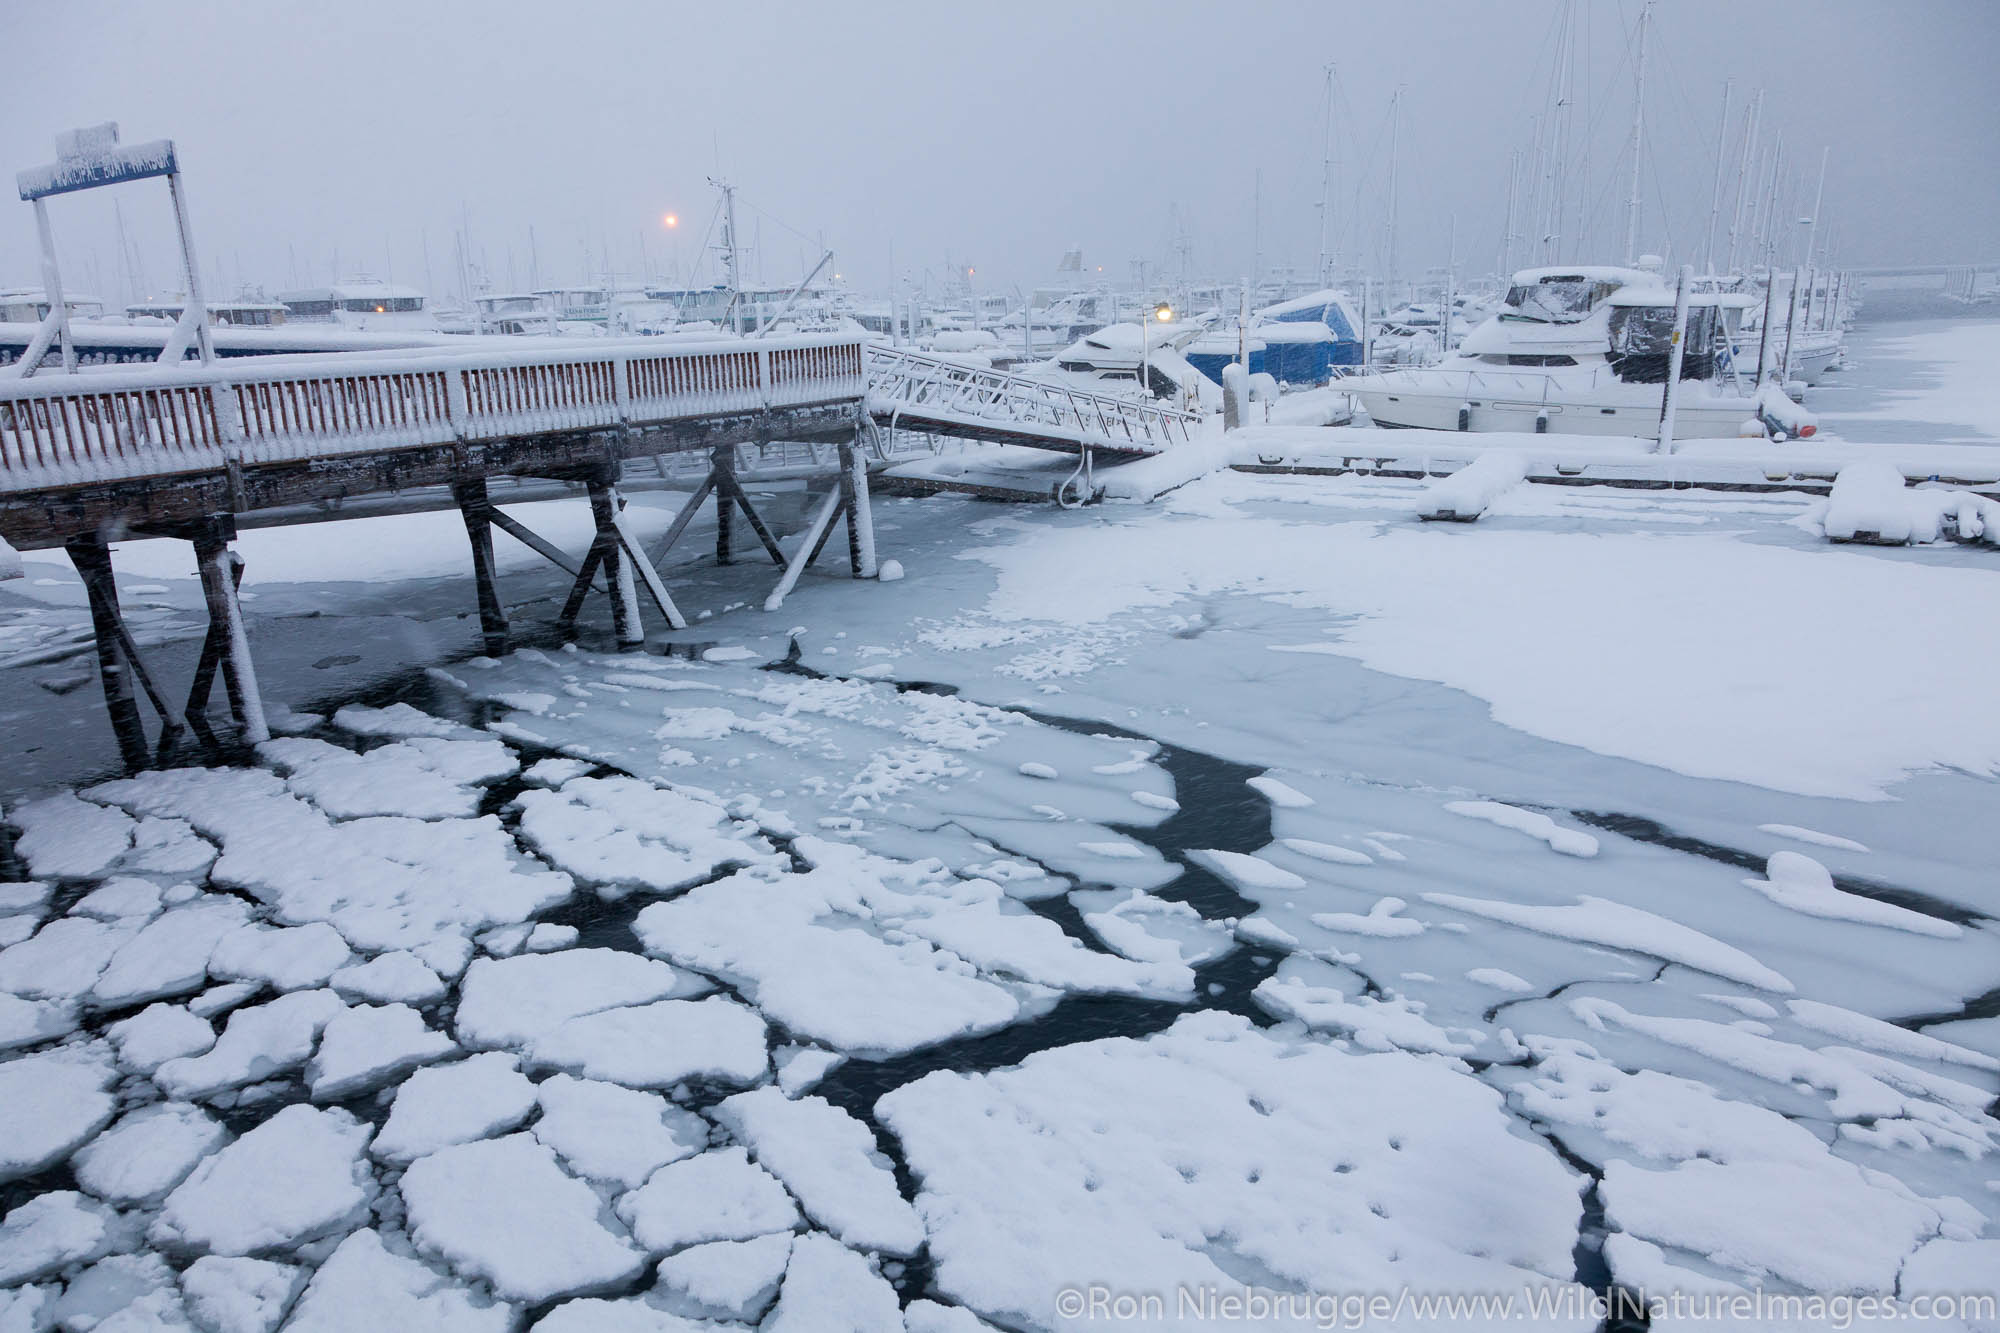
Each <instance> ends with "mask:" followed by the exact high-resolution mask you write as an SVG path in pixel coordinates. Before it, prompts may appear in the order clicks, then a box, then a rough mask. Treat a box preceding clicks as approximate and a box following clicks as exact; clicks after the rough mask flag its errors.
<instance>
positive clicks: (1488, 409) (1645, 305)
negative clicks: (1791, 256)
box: [1342, 266, 1815, 439]
mask: <svg viewBox="0 0 2000 1333" xmlns="http://www.w3.org/2000/svg"><path fill="white" fill-rule="evenodd" d="M1753 299H1754V298H1752V297H1750V296H1747V295H1743V294H1739V293H1734V292H1712V291H1711V292H1696V293H1692V294H1691V295H1690V298H1689V308H1688V327H1687V341H1686V344H1685V347H1686V351H1685V354H1684V356H1683V359H1682V364H1681V386H1680V394H1679V401H1678V405H1677V407H1676V414H1675V428H1674V437H1675V438H1676V439H1716V438H1727V437H1734V436H1738V435H1742V434H1745V433H1748V432H1751V431H1755V432H1757V433H1760V434H1761V433H1763V432H1764V431H1767V430H1770V431H1777V430H1782V431H1784V432H1786V433H1787V434H1797V435H1810V434H1812V433H1814V430H1815V427H1814V425H1813V423H1812V420H1811V418H1810V417H1809V416H1808V415H1807V414H1806V413H1805V412H1804V410H1803V409H1801V408H1800V407H1799V406H1798V405H1797V404H1796V403H1794V402H1792V401H1791V400H1790V399H1789V398H1786V397H1785V396H1784V394H1783V392H1782V391H1781V390H1779V389H1778V388H1777V386H1776V385H1774V384H1767V385H1766V386H1765V388H1764V390H1763V391H1762V393H1761V394H1753V386H1752V385H1751V384H1750V383H1749V382H1748V376H1747V372H1746V376H1745V378H1743V379H1739V378H1738V376H1737V374H1736V373H1735V370H1734V368H1733V366H1732V363H1731V356H1730V350H1729V349H1730V334H1731V332H1732V331H1733V328H1734V325H1735V323H1736V320H1737V318H1738V317H1739V315H1740V313H1741V311H1742V310H1743V309H1744V308H1745V307H1746V306H1748V305H1749V304H1751V302H1752V301H1753ZM1674 300H1675V298H1674V291H1673V288H1672V287H1671V286H1668V285H1665V284H1663V282H1662V279H1661V276H1660V274H1659V273H1658V272H1657V271H1656V270H1649V269H1630V268H1608V267H1589V266H1564V267H1557V268H1536V269H1526V270H1523V271H1522V272H1520V273H1517V274H1515V275H1514V280H1513V284H1512V285H1511V286H1510V287H1509V289H1508V292H1507V296H1506V300H1505V302H1504V303H1503V304H1502V306H1501V308H1500V312H1499V313H1498V314H1496V315H1494V316H1493V317H1492V318H1491V319H1488V320H1487V321H1485V322H1484V323H1483V324H1481V325H1479V327H1478V328H1476V329H1474V330H1473V331H1472V332H1471V333H1469V334H1467V335H1466V338H1465V341H1464V343H1463V344H1462V345H1461V346H1460V347H1459V348H1458V349H1457V350H1455V351H1454V352H1453V353H1452V354H1451V355H1449V356H1447V357H1445V359H1444V360H1442V361H1441V362H1439V363H1438V364H1436V365H1433V366H1426V367H1422V368H1412V369H1402V370H1389V371H1383V372H1380V373H1378V374H1373V375H1364V376H1359V377H1356V378H1353V379H1349V380H1347V381H1345V382H1344V384H1343V386H1342V387H1344V388H1346V389H1348V390H1350V391H1351V392H1352V393H1353V394H1354V395H1355V396H1356V397H1357V398H1359V399H1360V400H1361V404H1362V406H1363V407H1364V408H1365V409H1366V410H1367V412H1368V415H1369V417H1370V418H1372V419H1373V420H1374V422H1375V424H1376V425H1378V426H1387V427H1417V428H1423V429H1429V430H1470V431H1528V432H1550V433H1554V434H1562V435H1629V436H1641V437H1643V436H1650V435H1653V434H1656V433H1657V432H1658V430H1659V426H1660V418H1661V407H1662V399H1663V396H1664V391H1665V387H1666V379H1667V367H1668V364H1669V348H1670V345H1671V338H1672V334H1673V325H1674Z"/></svg>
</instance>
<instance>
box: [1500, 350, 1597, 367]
mask: <svg viewBox="0 0 2000 1333" xmlns="http://www.w3.org/2000/svg"><path fill="white" fill-rule="evenodd" d="M1479 359H1480V360H1481V361H1484V362H1485V363H1486V364H1487V365H1489V366H1573V365H1575V364H1576V358H1575V357H1573V356H1563V355H1561V354H1560V353H1533V352H1527V353H1523V352H1509V353H1506V354H1502V353H1499V352H1488V353H1486V354H1485V355H1484V356H1482V357H1480V358H1479Z"/></svg>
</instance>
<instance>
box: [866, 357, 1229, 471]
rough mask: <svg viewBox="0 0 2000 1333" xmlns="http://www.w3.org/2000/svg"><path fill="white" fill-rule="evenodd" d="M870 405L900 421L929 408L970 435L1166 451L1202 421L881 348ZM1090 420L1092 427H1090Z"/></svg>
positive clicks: (874, 360)
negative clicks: (1026, 431) (979, 430)
mask: <svg viewBox="0 0 2000 1333" xmlns="http://www.w3.org/2000/svg"><path fill="white" fill-rule="evenodd" d="M867 359H868V363H869V369H870V372H871V373H870V381H871V382H870V387H869V394H870V398H871V404H872V405H875V406H880V407H886V408H887V409H888V413H889V415H892V416H898V417H899V416H900V415H901V413H902V412H903V411H904V410H908V409H911V408H917V409H927V410H928V411H930V412H933V413H936V414H939V415H940V416H941V417H943V418H947V419H950V420H952V421H953V422H955V423H959V424H960V425H962V426H964V427H967V428H968V430H969V433H976V427H977V426H978V425H979V424H981V423H986V422H990V423H992V426H993V427H994V428H995V431H996V433H1001V434H1014V433H1017V432H1012V431H1010V429H1009V428H1010V427H1021V426H1026V427H1042V428H1044V430H1043V431H1040V432H1031V433H1042V434H1048V435H1050V436H1051V437H1052V439H1051V442H1052V443H1058V444H1061V445H1065V446H1067V445H1074V446H1076V447H1083V446H1087V445H1094V446H1110V447H1119V448H1136V449H1138V450H1141V451H1153V450H1158V449H1164V448H1166V447H1168V446H1170V445H1173V444H1175V443H1186V442H1187V441H1189V440H1190V439H1192V438H1193V436H1194V434H1195V431H1196V429H1197V428H1198V427H1199V425H1200V423H1201V421H1202V417H1201V415H1200V414H1199V413H1195V412H1189V411H1186V410H1184V409H1182V408H1177V407H1170V406H1164V405H1159V404H1151V403H1144V402H1138V401H1135V400H1133V399H1130V398H1120V397H1117V396H1114V395H1111V394H1102V393H1093V392H1091V391H1090V390H1088V389H1078V388H1076V387H1074V386H1071V385H1067V384H1061V383H1057V382H1053V381H1049V380H1041V379H1035V378H1033V377H1031V376H1026V375H1015V374H1010V373H1008V372H1006V371H1002V370H994V369H992V368H991V367H984V366H977V365H970V364H967V363H966V362H964V361H959V360H953V359H951V358H949V357H944V356H937V355H932V354H928V353H924V352H917V351H912V350H909V349H906V348H900V347H884V346H882V345H881V344H879V343H871V344H869V345H868V347H867ZM1093 418H1094V421H1093Z"/></svg>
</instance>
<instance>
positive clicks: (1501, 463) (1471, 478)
mask: <svg viewBox="0 0 2000 1333" xmlns="http://www.w3.org/2000/svg"><path fill="white" fill-rule="evenodd" d="M1527 477H1528V458H1527V455H1525V454H1522V453H1518V452H1516V451H1515V450H1512V449H1493V450H1489V451H1488V452H1486V453H1483V454H1480V455H1479V456H1478V457H1477V458H1475V459H1473V460H1472V461H1471V462H1470V463H1467V464H1466V465H1465V466H1464V467H1462V468H1460V469H1459V470H1458V471H1456V472H1454V473H1452V474H1451V475H1450V476H1448V477H1440V478H1439V479H1438V480H1436V481H1433V482H1432V483H1431V484H1430V485H1428V486H1426V487H1425V488H1424V493H1423V497H1422V498H1421V499H1419V500H1418V501H1417V517H1419V518H1427V519H1447V520H1452V519H1455V520H1457V521H1459V522H1462V523H1463V522H1470V521H1471V520H1473V519H1476V518H1478V517H1479V516H1480V515H1481V514H1483V513H1485V512H1486V511H1487V509H1488V508H1490V507H1491V506H1492V504H1493V502H1494V501H1495V500H1497V499H1499V498H1500V497H1501V496H1503V495H1505V494H1506V493H1507V492H1508V491H1511V490H1513V489H1514V488H1515V487H1516V486H1519V485H1521V484H1522V483H1523V482H1524V481H1526V480H1527Z"/></svg>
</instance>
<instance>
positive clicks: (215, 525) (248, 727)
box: [187, 519, 271, 745]
mask: <svg viewBox="0 0 2000 1333" xmlns="http://www.w3.org/2000/svg"><path fill="white" fill-rule="evenodd" d="M232 535H233V534H232V533H231V530H230V527H229V525H228V524H227V523H226V522H225V521H224V520H220V519H218V520H216V521H214V522H212V523H208V524H203V525H200V526H198V527H197V528H196V529H195V530H194V532H193V534H192V540H193V542H194V558H195V566H196V568H197V569H198V570H199V571H200V573H201V592H202V597H203V599H204V600H205V601H206V602H207V603H208V635H207V637H206V638H204V639H203V640H202V644H201V659H200V660H199V661H198V662H196V663H195V668H194V686H193V688H191V689H190V690H189V691H188V702H187V718H188V723H189V725H191V726H194V727H196V728H197V729H200V730H203V731H206V730H207V726H206V723H205V722H204V720H203V719H204V718H205V717H206V715H207V712H208V697H209V693H210V691H211V690H212V689H213V687H214V685H215V669H216V667H217V666H218V665H220V666H221V668H222V685H223V689H224V690H225V692H227V694H228V695H229V711H230V713H231V715H232V716H234V717H235V719H236V725H237V726H238V728H240V729H241V731H242V733H243V739H244V740H246V741H248V742H249V743H250V744H252V745H261V744H263V743H264V742H265V741H268V740H270V739H271V728H270V725H269V723H268V722H266V721H265V718H264V698H263V696H262V694H260V693H259V692H258V688H257V667H256V664H255V663H254V662H253V661H252V660H251V657H250V635H249V633H248V631H247V630H245V629H244V626H243V607H242V604H241V603H240V602H239V601H238V600H237V592H236V590H237V588H238V586H239V585H241V583H242V582H243V557H242V556H239V555H237V554H236V552H234V551H232V550H230V549H229V539H230V537H231V536H232Z"/></svg>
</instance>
